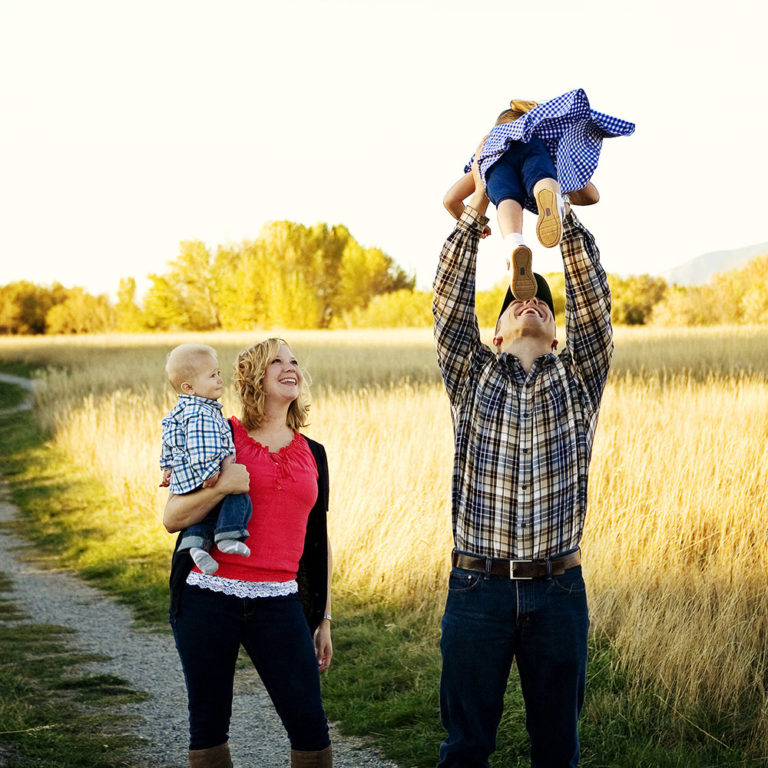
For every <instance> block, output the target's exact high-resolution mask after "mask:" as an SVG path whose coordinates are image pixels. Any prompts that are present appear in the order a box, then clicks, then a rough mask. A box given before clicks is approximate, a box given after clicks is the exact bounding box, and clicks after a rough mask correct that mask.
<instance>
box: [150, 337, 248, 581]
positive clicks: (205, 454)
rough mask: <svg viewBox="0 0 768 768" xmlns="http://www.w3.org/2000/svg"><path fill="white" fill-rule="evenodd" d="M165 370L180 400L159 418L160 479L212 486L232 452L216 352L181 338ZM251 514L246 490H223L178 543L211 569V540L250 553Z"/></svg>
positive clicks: (178, 489) (176, 489) (178, 485)
mask: <svg viewBox="0 0 768 768" xmlns="http://www.w3.org/2000/svg"><path fill="white" fill-rule="evenodd" d="M165 372H166V374H167V375H168V380H169V381H170V383H171V386H172V387H173V389H174V391H175V392H176V393H177V394H178V396H179V402H178V403H177V405H176V406H175V407H174V408H173V409H172V410H171V412H170V413H169V414H168V415H167V416H166V417H165V418H164V419H163V430H162V449H161V455H160V469H161V470H162V471H163V479H162V481H161V483H160V485H161V487H170V490H171V493H176V494H183V493H190V492H192V491H195V490H197V489H198V488H211V487H213V486H214V485H216V481H217V480H218V479H219V472H220V468H221V462H222V461H223V460H224V459H225V458H226V457H227V456H231V455H233V454H234V452H235V444H234V441H233V439H232V428H231V426H230V424H229V422H228V421H227V420H226V419H225V418H224V416H223V415H222V413H221V403H220V402H218V400H219V398H220V397H221V395H222V393H223V391H224V382H223V380H222V378H221V371H220V370H219V363H218V359H217V356H216V352H215V350H214V349H213V348H212V347H209V346H207V345H205V344H181V345H180V346H178V347H176V348H175V349H173V350H172V351H171V353H170V354H169V355H168V361H167V363H166V365H165ZM250 518H251V500H250V498H249V497H248V494H247V493H238V494H232V495H229V496H226V497H225V498H224V500H223V501H222V503H221V507H220V509H219V510H218V512H217V511H216V509H214V510H213V511H212V512H211V513H209V514H208V515H207V517H205V518H204V519H203V520H202V521H200V522H199V523H197V524H195V525H190V526H189V528H187V529H186V530H184V532H183V533H182V537H181V542H180V544H179V549H180V550H185V549H188V550H189V553H190V555H191V556H192V559H193V560H194V562H195V565H196V566H197V567H198V568H199V569H200V570H201V571H202V572H203V573H206V574H212V573H215V572H216V571H217V570H218V567H219V565H218V563H217V562H216V561H215V560H214V559H213V558H212V557H211V555H210V554H209V552H210V550H211V546H212V545H213V544H214V543H215V544H216V546H217V547H218V548H219V550H220V551H221V552H226V553H228V554H235V555H242V556H243V557H248V556H249V555H250V554H251V551H250V549H249V548H248V547H247V546H246V545H245V544H244V541H245V539H247V538H248V521H249V520H250Z"/></svg>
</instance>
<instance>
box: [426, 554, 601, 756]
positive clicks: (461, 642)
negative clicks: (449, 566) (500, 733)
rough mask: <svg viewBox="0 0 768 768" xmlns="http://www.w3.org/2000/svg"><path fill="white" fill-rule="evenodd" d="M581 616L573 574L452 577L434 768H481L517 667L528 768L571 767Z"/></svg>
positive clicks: (584, 623)
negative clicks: (443, 735)
mask: <svg viewBox="0 0 768 768" xmlns="http://www.w3.org/2000/svg"><path fill="white" fill-rule="evenodd" d="M588 628H589V616H588V612H587V598H586V592H585V589H584V580H583V579H582V576H581V567H580V566H576V567H575V568H570V569H568V570H567V571H566V572H565V573H564V574H563V575H561V576H555V577H553V578H552V579H550V580H546V579H543V580H536V581H513V580H510V579H508V578H506V577H504V576H488V577H486V576H485V575H484V574H482V573H477V572H475V571H465V570H461V569H458V568H454V569H453V570H452V571H451V577H450V584H449V592H448V599H447V601H446V606H445V615H444V616H443V623H442V637H441V640H440V649H441V651H442V655H443V672H442V678H441V681H440V709H441V714H442V721H443V727H444V728H445V730H446V731H447V732H448V738H447V739H446V740H445V741H444V742H443V744H442V745H441V747H440V763H439V768H488V756H489V755H490V754H491V753H492V752H493V751H494V750H495V749H496V731H497V729H498V726H499V721H500V720H501V713H502V708H503V703H504V690H505V688H506V686H507V679H508V678H509V672H510V668H511V666H512V660H513V659H515V660H516V661H517V668H518V672H519V675H520V684H521V687H522V692H523V698H524V700H525V725H526V728H527V730H528V735H529V736H530V740H531V765H532V766H533V768H573V767H574V766H576V765H578V762H579V736H578V728H577V726H578V719H579V714H580V712H581V707H582V704H583V703H584V686H585V680H586V668H587V629H588Z"/></svg>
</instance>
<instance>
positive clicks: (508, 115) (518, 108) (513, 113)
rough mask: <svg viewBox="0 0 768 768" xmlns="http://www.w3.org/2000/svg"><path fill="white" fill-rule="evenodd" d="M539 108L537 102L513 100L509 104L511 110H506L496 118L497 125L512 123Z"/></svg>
mask: <svg viewBox="0 0 768 768" xmlns="http://www.w3.org/2000/svg"><path fill="white" fill-rule="evenodd" d="M538 106H539V104H538V102H536V101H525V100H524V99H512V101H510V102H509V109H505V110H504V111H503V112H502V113H501V114H500V115H499V116H498V117H497V118H496V125H501V124H502V123H511V122H512V121H513V120H517V118H518V117H522V116H523V115H524V114H525V113H526V112H530V111H531V110H532V109H533V108H534V107H538Z"/></svg>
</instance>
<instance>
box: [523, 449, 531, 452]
mask: <svg viewBox="0 0 768 768" xmlns="http://www.w3.org/2000/svg"><path fill="white" fill-rule="evenodd" d="M530 452H531V449H530V448H523V453H530Z"/></svg>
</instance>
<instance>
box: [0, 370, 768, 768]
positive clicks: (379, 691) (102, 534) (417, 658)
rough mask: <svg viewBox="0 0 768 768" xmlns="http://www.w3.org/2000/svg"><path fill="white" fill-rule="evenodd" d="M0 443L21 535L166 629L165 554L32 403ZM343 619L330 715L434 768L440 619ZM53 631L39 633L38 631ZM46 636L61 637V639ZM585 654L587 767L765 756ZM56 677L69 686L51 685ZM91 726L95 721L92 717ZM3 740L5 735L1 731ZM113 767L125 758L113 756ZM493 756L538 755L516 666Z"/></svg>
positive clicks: (338, 623) (386, 615)
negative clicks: (137, 539) (125, 521)
mask: <svg viewBox="0 0 768 768" xmlns="http://www.w3.org/2000/svg"><path fill="white" fill-rule="evenodd" d="M1 388H2V386H1V385H0V389H1ZM0 446H1V447H2V450H0V467H1V468H2V471H3V473H4V475H5V477H6V479H7V480H8V482H9V484H10V486H11V488H12V493H13V500H14V502H15V503H16V504H17V505H18V506H19V507H20V508H21V510H22V516H23V526H22V525H19V526H18V530H19V532H20V533H22V534H23V535H24V536H26V537H27V538H29V539H32V540H33V541H34V542H35V543H36V544H37V545H38V547H39V549H40V551H41V553H43V554H44V556H46V557H49V558H50V559H51V560H52V561H53V562H55V563H57V564H64V565H67V566H69V567H73V568H75V569H77V570H79V571H80V573H81V574H82V575H83V576H84V577H86V578H88V579H92V580H94V581H95V582H97V583H98V585H99V586H100V587H101V588H102V589H105V590H106V591H108V592H110V593H111V594H113V595H115V596H116V597H117V598H118V599H120V600H121V601H123V602H124V603H125V604H127V605H129V606H130V607H131V609H132V610H133V612H134V616H136V618H137V619H138V620H140V621H142V622H144V623H149V624H152V625H156V626H158V627H167V624H166V613H167V601H168V592H167V579H168V568H169V565H170V554H169V553H162V552H161V553H158V552H156V551H155V552H153V551H145V550H142V549H141V547H140V546H133V545H132V544H130V543H129V544H126V543H125V541H124V540H118V538H117V535H116V534H115V533H114V531H113V530H112V528H113V526H112V525H111V522H112V521H113V520H115V519H122V518H123V517H124V516H125V514H126V511H125V510H124V509H122V508H121V506H120V500H119V499H115V498H112V497H110V496H109V494H107V493H106V492H105V490H104V488H103V487H102V486H101V485H100V484H99V483H98V482H97V481H96V480H94V479H93V478H92V477H89V476H88V475H87V473H86V472H84V471H83V470H82V469H80V468H78V467H77V466H75V465H73V464H72V462H70V461H68V460H67V458H66V457H65V456H63V455H61V454H60V453H58V452H57V451H55V450H54V449H52V448H51V447H50V446H49V445H48V444H47V443H46V436H45V435H44V434H43V433H42V432H41V431H40V429H39V428H38V427H37V426H36V425H35V422H34V419H33V418H32V417H31V415H30V414H29V413H19V414H14V415H11V416H7V417H3V418H0ZM15 610H17V609H16V608H15V607H14V606H12V605H9V604H8V603H7V601H6V602H2V603H0V618H2V617H3V615H4V614H3V612H4V611H7V612H9V615H11V616H12V615H13V612H14V611H15ZM334 616H335V621H334V646H335V659H334V663H333V665H332V667H331V669H330V670H329V672H328V673H326V674H324V675H323V690H324V700H325V704H326V708H327V710H328V714H329V716H330V718H331V719H332V720H335V721H338V722H339V723H340V727H341V730H342V733H349V734H356V735H362V736H370V737H371V738H372V739H373V741H374V743H375V744H376V745H377V746H379V747H380V748H381V749H382V750H383V751H384V753H385V754H386V755H387V756H388V757H390V758H392V759H394V760H396V761H398V762H400V763H401V764H402V765H405V766H416V767H418V768H426V767H427V766H430V768H431V766H434V765H435V764H436V762H437V755H438V748H439V745H440V742H441V741H442V739H443V738H444V733H443V730H442V727H441V725H440V714H439V699H438V695H439V677H440V652H439V646H438V642H439V617H438V616H437V615H435V616H434V617H432V618H430V617H429V616H426V617H425V615H424V614H414V613H412V612H408V611H403V610H400V609H398V608H397V607H394V606H389V605H382V604H380V603H375V602H372V601H366V600H363V599H361V598H353V597H337V598H336V600H335V601H334ZM45 639H46V637H45V633H42V634H41V637H40V640H41V642H42V641H43V640H45ZM48 641H49V642H54V641H56V642H58V638H49V640H48ZM2 653H3V649H2V646H0V654H2ZM58 653H63V651H59V652H58ZM590 653H591V657H590V666H589V673H588V674H589V682H588V686H587V700H586V704H585V709H584V713H583V715H582V720H581V734H582V752H583V756H582V763H581V764H582V765H583V766H585V767H586V768H651V767H653V768H712V767H713V766H718V767H719V768H728V767H729V766H737V765H742V766H743V765H761V764H765V765H768V760H765V759H764V758H762V757H760V756H756V755H755V754H754V752H753V751H752V750H751V749H750V744H749V742H748V740H747V737H746V736H745V735H744V731H746V730H747V729H748V726H749V724H748V723H741V724H739V723H734V722H730V721H728V719H727V718H726V719H722V720H718V719H717V718H715V717H714V716H713V715H712V714H711V713H710V712H708V709H707V706H706V702H702V703H701V706H700V707H699V708H698V709H697V710H696V711H693V712H691V711H686V712H685V713H679V712H676V711H674V710H673V709H672V708H670V707H669V706H667V704H666V703H665V698H664V696H663V693H662V692H658V691H653V690H650V689H648V688H643V687H642V686H641V685H640V684H639V683H637V682H633V681H629V680H627V679H626V678H625V676H624V675H623V674H622V672H621V668H620V665H619V663H618V658H617V654H616V651H615V650H614V649H613V648H612V647H611V646H610V645H609V644H608V643H607V642H603V641H600V640H599V639H596V638H593V639H592V641H591V648H590ZM41 674H42V673H41ZM65 682H66V684H64V683H65ZM58 683H61V685H60V687H55V685H58ZM58 683H53V682H52V683H50V684H48V688H47V689H46V690H48V691H49V692H50V691H54V692H55V695H56V696H66V697H68V700H72V701H77V700H78V699H79V700H80V701H81V702H84V701H87V702H88V703H89V704H91V703H92V702H91V700H90V697H91V696H92V695H95V697H96V698H97V699H98V700H99V701H101V702H102V703H103V702H106V701H110V700H111V701H113V702H116V701H121V700H122V698H121V697H123V696H129V695H131V694H130V691H128V690H127V689H126V687H125V686H124V684H123V682H122V681H119V680H116V679H114V678H110V677H108V676H107V677H100V678H99V677H97V678H93V679H91V680H89V681H83V682H82V683H79V684H77V685H73V684H72V679H71V678H69V679H68V680H66V681H65V680H63V679H62V680H61V681H58ZM94 692H96V693H95V694H94ZM0 693H2V692H0ZM2 699H3V700H5V699H7V696H5V695H2ZM41 701H42V702H44V701H45V697H44V696H43V697H42V698H41ZM56 711H57V712H58V708H57V709H56ZM92 716H93V717H97V715H92ZM30 722H31V723H32V725H26V726H25V727H27V728H29V727H36V725H37V724H44V723H46V722H49V721H48V720H46V717H45V716H42V715H41V716H40V717H39V718H38V719H35V720H34V721H32V720H30ZM50 722H53V721H52V720H51V721H50ZM83 731H84V732H91V733H95V732H97V730H96V728H90V730H89V729H83ZM3 740H6V737H5V736H0V742H2V741H3ZM105 743H107V742H105ZM94 744H95V742H94ZM93 748H94V749H95V746H94V747H93ZM89 749H90V747H89ZM0 757H3V755H2V754H1V753H0ZM8 764H9V765H14V764H13V763H8ZM39 764H40V765H50V766H58V765H59V763H54V762H50V763H39ZM97 764H99V763H93V765H97ZM107 764H109V765H113V766H119V765H121V763H119V762H117V761H115V759H113V758H110V760H109V761H107ZM19 765H21V763H19ZM25 765H36V764H35V763H26V764H25ZM62 765H63V764H62ZM82 765H91V764H90V763H82ZM99 765H100V764H99ZM491 765H493V766H496V767H497V768H501V766H504V768H518V767H519V768H522V766H528V765H529V758H528V739H527V734H526V731H525V727H524V707H523V702H522V697H521V694H520V690H519V685H518V682H517V676H516V674H515V673H514V672H513V674H512V676H511V679H510V682H509V685H508V689H507V698H506V704H505V713H504V717H503V720H502V724H501V727H500V729H499V737H498V748H497V751H496V753H495V754H494V755H493V757H492V760H491Z"/></svg>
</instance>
